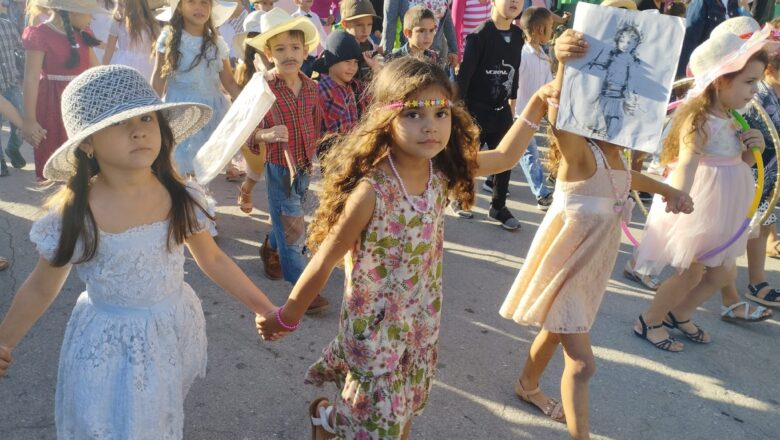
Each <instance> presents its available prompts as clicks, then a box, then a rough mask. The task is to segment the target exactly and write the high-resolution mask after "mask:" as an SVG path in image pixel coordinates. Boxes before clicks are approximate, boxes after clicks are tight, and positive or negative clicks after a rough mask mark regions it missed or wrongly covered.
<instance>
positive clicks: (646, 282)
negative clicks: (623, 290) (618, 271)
mask: <svg viewBox="0 0 780 440" xmlns="http://www.w3.org/2000/svg"><path fill="white" fill-rule="evenodd" d="M623 276H624V277H626V278H628V279H629V280H631V281H633V282H635V283H639V284H641V285H643V286H644V287H645V288H646V289H650V290H652V291H656V290H658V286H660V285H661V280H659V279H658V278H657V277H654V276H652V275H647V274H641V273H639V272H637V271H635V270H634V265H633V264H632V262H631V260H628V261H626V265H625V266H624V267H623Z"/></svg>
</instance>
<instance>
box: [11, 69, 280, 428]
mask: <svg viewBox="0 0 780 440" xmlns="http://www.w3.org/2000/svg"><path fill="white" fill-rule="evenodd" d="M62 100H63V109H64V112H65V113H64V115H63V119H64V123H65V127H66V129H67V132H68V138H69V140H68V141H67V142H66V143H65V144H63V145H62V146H61V147H60V148H59V149H57V151H56V152H55V153H54V155H53V156H52V157H51V158H50V159H49V161H48V162H47V163H46V166H45V168H44V175H45V176H46V178H47V179H50V180H52V181H55V182H65V185H63V186H62V188H61V190H60V191H59V192H58V193H57V194H56V195H55V196H54V197H53V198H52V199H51V200H50V202H49V204H48V206H49V207H50V211H49V212H48V214H46V215H45V216H44V217H42V218H41V219H39V220H38V221H36V222H35V223H34V224H33V227H32V231H31V232H30V239H31V241H32V242H33V243H35V245H36V246H37V248H38V251H39V253H40V259H39V260H38V264H37V265H36V267H35V269H34V270H33V272H32V274H31V275H30V276H29V277H28V279H27V280H26V281H25V283H24V284H23V285H22V287H21V288H20V289H19V292H18V293H17V295H16V297H15V298H14V300H13V303H12V304H11V308H10V310H9V311H8V314H7V315H6V317H5V319H4V320H3V321H2V323H0V375H3V374H4V372H5V370H6V369H7V368H8V366H9V364H10V362H11V351H12V350H13V349H14V348H15V347H16V345H17V344H18V343H19V341H21V339H22V338H23V337H24V335H25V334H26V333H27V332H28V331H29V330H30V328H31V327H32V325H33V324H34V323H35V321H36V320H37V319H38V318H39V317H40V316H41V315H42V314H43V313H44V312H45V311H46V309H47V308H48V306H49V305H50V304H51V303H52V301H53V300H54V298H55V297H56V296H57V294H58V293H59V291H60V289H61V287H62V285H63V283H64V282H65V280H66V278H67V277H68V274H69V273H70V269H71V268H72V267H75V268H76V271H77V273H78V275H79V278H81V280H82V281H84V283H85V284H86V286H87V289H86V291H85V292H84V293H82V294H81V295H80V296H79V298H78V301H77V302H76V306H75V307H74V309H73V313H72V315H71V318H70V320H69V322H68V325H67V328H66V329H65V337H64V340H63V344H62V350H61V353H60V363H59V371H58V378H57V391H56V397H55V422H56V426H57V438H58V439H60V440H66V439H87V438H89V439H134V440H143V439H149V440H151V439H155V440H158V439H181V438H182V436H183V420H184V398H185V396H186V395H187V391H188V389H189V387H190V385H191V384H192V382H193V380H194V379H195V377H196V376H202V375H203V374H204V373H205V371H206V334H205V321H204V317H203V311H202V309H201V304H200V300H199V299H198V298H197V296H195V293H194V292H193V290H192V288H191V287H190V286H189V285H188V284H187V283H186V282H184V268H183V266H184V245H185V244H186V245H187V247H188V248H189V250H190V252H191V253H192V255H193V257H194V258H195V261H196V262H197V264H198V266H199V267H200V268H201V269H202V270H203V271H204V272H205V273H206V274H207V275H208V276H209V277H211V279H212V280H214V282H216V283H217V284H218V285H219V286H220V287H222V288H223V289H225V290H226V291H227V292H228V293H230V294H231V295H232V296H234V297H235V298H236V299H238V300H239V301H241V302H242V303H243V304H244V305H246V307H247V308H249V309H250V310H251V311H253V312H255V313H268V312H269V311H272V310H274V306H273V304H271V303H270V302H269V300H268V298H266V296H265V295H264V294H263V292H261V291H260V290H259V289H258V288H257V287H256V286H255V285H254V284H252V282H251V281H250V280H249V279H248V278H247V277H246V275H244V273H243V272H241V270H240V269H239V268H238V266H236V264H235V263H234V262H233V261H232V260H231V259H230V258H228V257H227V256H226V255H225V254H224V253H222V251H221V250H220V249H219V248H218V247H217V246H216V244H215V243H214V241H213V239H212V238H211V236H210V235H209V234H208V233H207V232H204V228H205V226H206V221H207V217H206V214H205V213H204V210H203V209H204V203H205V202H204V200H205V197H204V195H203V192H202V190H201V189H200V188H199V187H197V186H195V185H194V184H185V183H184V182H183V181H182V180H181V178H180V177H179V176H178V175H177V174H176V173H175V172H174V171H173V167H172V165H171V150H172V148H173V146H174V145H175V143H176V142H180V141H181V140H182V139H183V138H185V137H187V136H188V135H190V134H192V133H193V132H195V131H197V130H198V129H199V128H200V127H202V126H203V125H204V124H205V123H206V122H207V121H208V119H209V117H210V115H211V111H210V109H209V108H208V107H206V106H204V105H201V104H194V103H178V104H164V103H162V102H161V101H160V99H159V98H158V97H157V95H156V94H155V93H154V90H152V88H151V87H150V86H149V84H148V83H147V82H146V79H145V78H143V77H142V76H141V74H139V73H138V72H137V71H135V70H133V69H130V68H128V67H125V66H101V67H95V68H92V69H89V70H87V71H85V72H84V73H82V74H81V75H79V76H78V77H77V78H76V79H74V80H73V81H72V82H71V83H70V85H68V87H67V88H66V89H65V91H64V93H63V95H62Z"/></svg>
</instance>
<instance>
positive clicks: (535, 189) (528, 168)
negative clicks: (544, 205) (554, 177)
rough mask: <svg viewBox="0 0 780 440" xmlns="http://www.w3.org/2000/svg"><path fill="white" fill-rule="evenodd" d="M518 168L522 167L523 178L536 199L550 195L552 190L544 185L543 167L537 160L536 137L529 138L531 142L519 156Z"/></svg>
mask: <svg viewBox="0 0 780 440" xmlns="http://www.w3.org/2000/svg"><path fill="white" fill-rule="evenodd" d="M520 168H522V169H523V174H525V180H526V181H527V182H528V186H529V187H531V192H532V193H534V197H536V200H539V199H543V198H545V197H547V196H548V195H550V193H551V192H552V191H550V190H549V189H548V188H547V187H546V186H544V169H543V168H542V163H541V162H539V150H538V149H537V148H536V139H534V138H531V142H529V143H528V148H527V149H526V150H525V153H523V156H522V157H521V158H520Z"/></svg>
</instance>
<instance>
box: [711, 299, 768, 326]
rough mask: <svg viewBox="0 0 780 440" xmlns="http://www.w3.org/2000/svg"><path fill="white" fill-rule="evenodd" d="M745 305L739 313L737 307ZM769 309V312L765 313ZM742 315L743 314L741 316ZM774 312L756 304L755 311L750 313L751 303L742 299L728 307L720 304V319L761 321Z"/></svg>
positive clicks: (728, 320)
mask: <svg viewBox="0 0 780 440" xmlns="http://www.w3.org/2000/svg"><path fill="white" fill-rule="evenodd" d="M740 307H743V308H744V309H743V312H742V313H740V314H737V313H736V312H735V311H736V309H738V308H740ZM767 311H769V312H770V313H769V314H765V313H766V312H767ZM740 315H741V316H740ZM772 315H774V313H773V312H772V311H771V310H769V309H767V308H766V307H764V306H756V308H755V309H754V310H753V313H750V303H749V302H747V301H744V300H743V301H740V302H738V303H734V304H732V305H730V306H728V307H726V306H720V319H721V320H723V321H726V322H761V321H766V320H767V319H769V318H771V317H772Z"/></svg>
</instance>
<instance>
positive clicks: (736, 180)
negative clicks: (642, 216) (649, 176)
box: [636, 156, 755, 275]
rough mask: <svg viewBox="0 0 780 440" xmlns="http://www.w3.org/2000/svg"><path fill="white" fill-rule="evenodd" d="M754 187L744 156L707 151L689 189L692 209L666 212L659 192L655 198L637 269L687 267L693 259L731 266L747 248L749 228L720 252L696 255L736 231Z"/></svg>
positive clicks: (654, 272)
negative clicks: (673, 212)
mask: <svg viewBox="0 0 780 440" xmlns="http://www.w3.org/2000/svg"><path fill="white" fill-rule="evenodd" d="M668 180H669V179H667V183H668ZM754 192H755V184H754V182H753V179H752V176H751V174H750V167H748V165H747V164H746V163H745V162H743V161H742V159H741V157H740V156H735V157H703V158H702V159H701V160H700V161H699V166H698V167H697V168H696V175H695V177H694V180H693V187H692V188H691V193H690V195H691V198H692V199H693V204H694V211H693V213H692V214H688V215H686V214H672V213H668V212H666V203H664V201H663V200H662V198H661V196H659V195H656V196H655V197H654V198H653V206H652V207H651V208H650V213H649V214H648V216H647V223H646V224H645V232H644V236H643V238H642V243H641V244H640V246H639V248H638V249H637V255H636V270H637V271H638V272H640V273H643V274H652V275H657V274H659V273H660V272H661V271H662V270H663V269H664V267H666V266H667V265H670V266H672V267H675V268H677V269H687V268H688V267H689V266H690V265H691V263H692V262H698V263H701V264H704V265H705V266H707V267H717V266H733V265H734V264H736V260H737V257H739V256H740V255H742V254H744V253H745V248H746V246H747V240H748V235H747V232H745V233H743V234H742V235H741V236H740V237H739V238H738V239H737V240H736V241H735V242H734V243H733V244H732V245H731V246H729V247H728V248H726V249H725V250H724V251H722V252H720V253H719V254H717V255H714V256H712V257H710V258H708V259H706V260H704V261H697V257H698V256H699V255H702V254H704V253H705V252H708V251H710V250H712V249H714V248H716V247H718V246H721V245H723V244H724V243H726V242H727V241H729V239H731V238H732V237H733V236H734V233H735V232H737V230H738V229H739V227H740V226H741V225H742V223H743V222H744V220H745V218H746V216H747V214H748V212H747V211H748V208H749V207H750V202H751V199H752V196H753V193H754Z"/></svg>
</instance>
